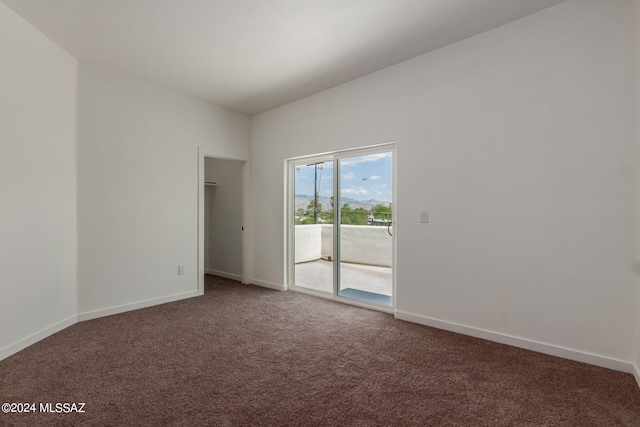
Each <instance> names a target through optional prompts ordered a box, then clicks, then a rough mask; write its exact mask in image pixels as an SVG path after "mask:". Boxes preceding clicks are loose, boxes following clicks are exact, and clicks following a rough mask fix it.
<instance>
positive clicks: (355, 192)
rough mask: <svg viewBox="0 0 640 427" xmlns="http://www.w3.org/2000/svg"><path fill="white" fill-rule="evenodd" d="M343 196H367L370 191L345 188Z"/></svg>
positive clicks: (342, 192)
mask: <svg viewBox="0 0 640 427" xmlns="http://www.w3.org/2000/svg"><path fill="white" fill-rule="evenodd" d="M341 194H353V195H354V196H366V195H367V194H369V191H368V190H365V189H359V188H343V189H342V191H341Z"/></svg>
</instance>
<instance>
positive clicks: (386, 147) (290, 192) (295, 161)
mask: <svg viewBox="0 0 640 427" xmlns="http://www.w3.org/2000/svg"><path fill="white" fill-rule="evenodd" d="M384 152H391V153H392V175H391V176H392V197H391V215H392V218H393V219H392V222H391V224H392V226H393V236H392V254H391V257H392V258H391V264H392V269H391V280H392V285H391V286H392V288H391V289H392V296H391V306H390V307H388V306H383V305H378V304H372V303H367V302H363V301H358V300H356V299H353V298H347V297H342V296H339V295H338V289H337V286H338V278H337V277H336V276H337V274H338V269H339V266H338V265H334V273H333V284H332V285H333V292H332V293H331V294H329V293H326V292H322V291H317V290H314V289H307V288H304V287H300V286H296V285H295V283H294V280H295V210H294V195H295V191H294V190H295V189H294V183H295V166H297V165H301V164H306V163H313V162H318V161H322V160H325V161H328V160H330V161H334V162H335V163H334V165H333V167H334V169H335V170H336V171H338V170H339V165H338V160H339V159H341V158H345V157H356V156H363V155H367V154H376V153H384ZM285 168H286V180H285V185H286V191H285V198H286V200H285V207H286V215H285V220H284V221H285V227H284V228H285V239H284V240H285V254H286V255H285V268H284V277H285V286H286V289H289V290H293V291H296V292H301V293H306V294H311V295H315V296H319V297H322V298H326V299H331V300H334V301H340V302H343V303H345V304H350V305H355V306H358V307H365V308H370V309H373V310H378V311H384V312H387V313H394V312H395V307H396V300H397V299H396V294H397V288H396V274H397V272H396V270H397V262H396V246H397V227H396V226H395V225H396V220H397V216H396V215H397V211H396V209H397V202H396V200H397V184H396V183H397V142H395V141H393V142H386V143H382V144H376V145H369V146H364V147H357V148H351V149H345V150H336V151H331V152H327V153H321V154H314V155H309V156H298V157H292V158H289V159H286V160H285ZM337 191H338V180H337V179H334V183H333V193H334V194H333V195H334V198H335V200H336V201H337V202H338V203H335V204H334V207H333V209H334V211H333V217H334V238H333V244H334V255H335V254H336V249H337V245H339V242H338V238H339V227H336V226H335V219H338V220H339V218H340V213H339V209H340V207H339V197H336V194H337ZM334 262H339V259H337V257H336V258H334Z"/></svg>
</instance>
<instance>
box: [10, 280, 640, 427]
mask: <svg viewBox="0 0 640 427" xmlns="http://www.w3.org/2000/svg"><path fill="white" fill-rule="evenodd" d="M0 401H1V402H0V403H3V402H35V403H37V404H39V403H44V402H52V403H54V404H55V403H58V402H60V403H64V402H68V403H79V402H83V403H86V406H85V407H84V410H85V412H84V413H81V414H78V413H68V414H65V413H62V414H55V413H32V414H25V413H22V414H1V413H0V425H8V426H12V425H16V426H35V425H46V426H57V425H60V426H62V425H65V426H66V425H82V426H163V425H181V426H182V425H184V426H197V425H212V426H258V425H260V426H402V425H416V426H640V390H639V389H638V386H637V385H636V383H635V381H634V379H633V377H632V376H631V375H629V374H624V373H620V372H615V371H611V370H607V369H602V368H597V367H594V366H589V365H586V364H582V363H577V362H572V361H568V360H563V359H558V358H555V357H551V356H546V355H542V354H538V353H533V352H530V351H526V350H521V349H517V348H513V347H509V346H505V345H501V344H496V343H492V342H488V341H483V340H479V339H475V338H470V337H465V336H462V335H457V334H453V333H449V332H445V331H440V330H436V329H432V328H428V327H424V326H420V325H415V324H411V323H406V322H402V321H400V320H396V319H394V318H393V317H392V316H390V315H388V314H384V313H380V312H376V311H371V310H366V309H361V308H357V307H352V306H348V305H343V304H339V303H336V302H332V301H328V300H324V299H319V298H315V297H313V296H309V295H304V294H300V293H294V292H278V291H272V290H268V289H263V288H259V287H255V286H246V285H240V284H238V283H237V282H233V281H229V280H226V279H221V278H215V277H212V276H208V277H207V284H206V293H205V295H204V296H203V297H199V298H192V299H189V300H184V301H178V302H175V303H170V304H164V305H161V306H156V307H151V308H147V309H142V310H136V311H133V312H129V313H124V314H120V315H116V316H110V317H105V318H101V319H96V320H91V321H87V322H82V323H79V324H76V325H74V326H72V327H70V328H67V329H65V330H64V331H62V332H59V333H57V334H55V335H53V336H51V337H49V338H47V339H45V340H43V341H41V342H38V343H37V344H35V345H33V346H31V347H29V348H27V349H25V350H23V351H21V352H19V353H18V354H15V355H14V356H11V357H9V358H7V359H5V360H3V361H0Z"/></svg>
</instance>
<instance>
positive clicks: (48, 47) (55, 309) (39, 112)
mask: <svg viewBox="0 0 640 427" xmlns="http://www.w3.org/2000/svg"><path fill="white" fill-rule="evenodd" d="M76 72H77V63H76V60H75V59H73V58H72V57H71V56H69V55H68V54H67V53H66V52H64V51H63V50H62V49H60V48H59V47H58V46H56V45H55V44H54V43H53V42H51V41H50V40H49V39H47V38H45V37H44V36H43V35H42V34H41V33H39V32H38V31H36V30H35V29H34V28H33V27H31V26H30V25H29V24H27V23H26V22H25V21H23V20H22V18H20V17H19V16H18V15H16V14H15V13H14V12H13V11H11V10H10V9H8V8H7V7H6V6H5V5H4V4H3V3H0V242H1V243H0V270H1V271H2V280H1V281H0V359H2V358H4V357H6V356H8V355H10V354H12V353H14V352H16V351H19V350H20V349H22V348H24V347H26V346H27V345H30V344H32V343H33V342H35V341H37V340H38V339H41V338H44V337H45V336H47V335H50V334H51V333H53V332H56V331H57V330H59V329H61V328H63V327H65V326H67V325H69V324H71V323H73V322H74V321H75V317H76V285H77V282H76V255H77V252H76V152H75V150H76V148H75V145H76V136H75V132H76V118H75V111H76Z"/></svg>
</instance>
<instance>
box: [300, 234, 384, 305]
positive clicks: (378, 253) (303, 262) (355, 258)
mask: <svg viewBox="0 0 640 427" xmlns="http://www.w3.org/2000/svg"><path fill="white" fill-rule="evenodd" d="M340 242H341V243H340V261H341V262H340V290H341V294H342V293H345V295H347V296H348V295H350V294H353V295H360V296H363V295H364V296H366V295H368V294H371V295H369V300H370V301H371V302H379V303H382V304H385V305H390V303H389V304H387V303H386V301H390V296H391V295H392V276H391V272H392V269H391V266H392V243H393V239H392V238H391V236H390V235H389V233H388V231H387V227H381V226H366V225H341V226H340ZM332 255H333V225H331V224H310V225H296V226H295V283H296V286H300V287H304V288H308V289H314V290H319V291H324V292H329V293H333V260H332ZM372 295H373V296H372ZM375 295H378V296H381V297H384V298H381V297H379V298H375V297H374V296H375ZM371 298H374V299H375V301H374V300H372V299H371Z"/></svg>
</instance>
